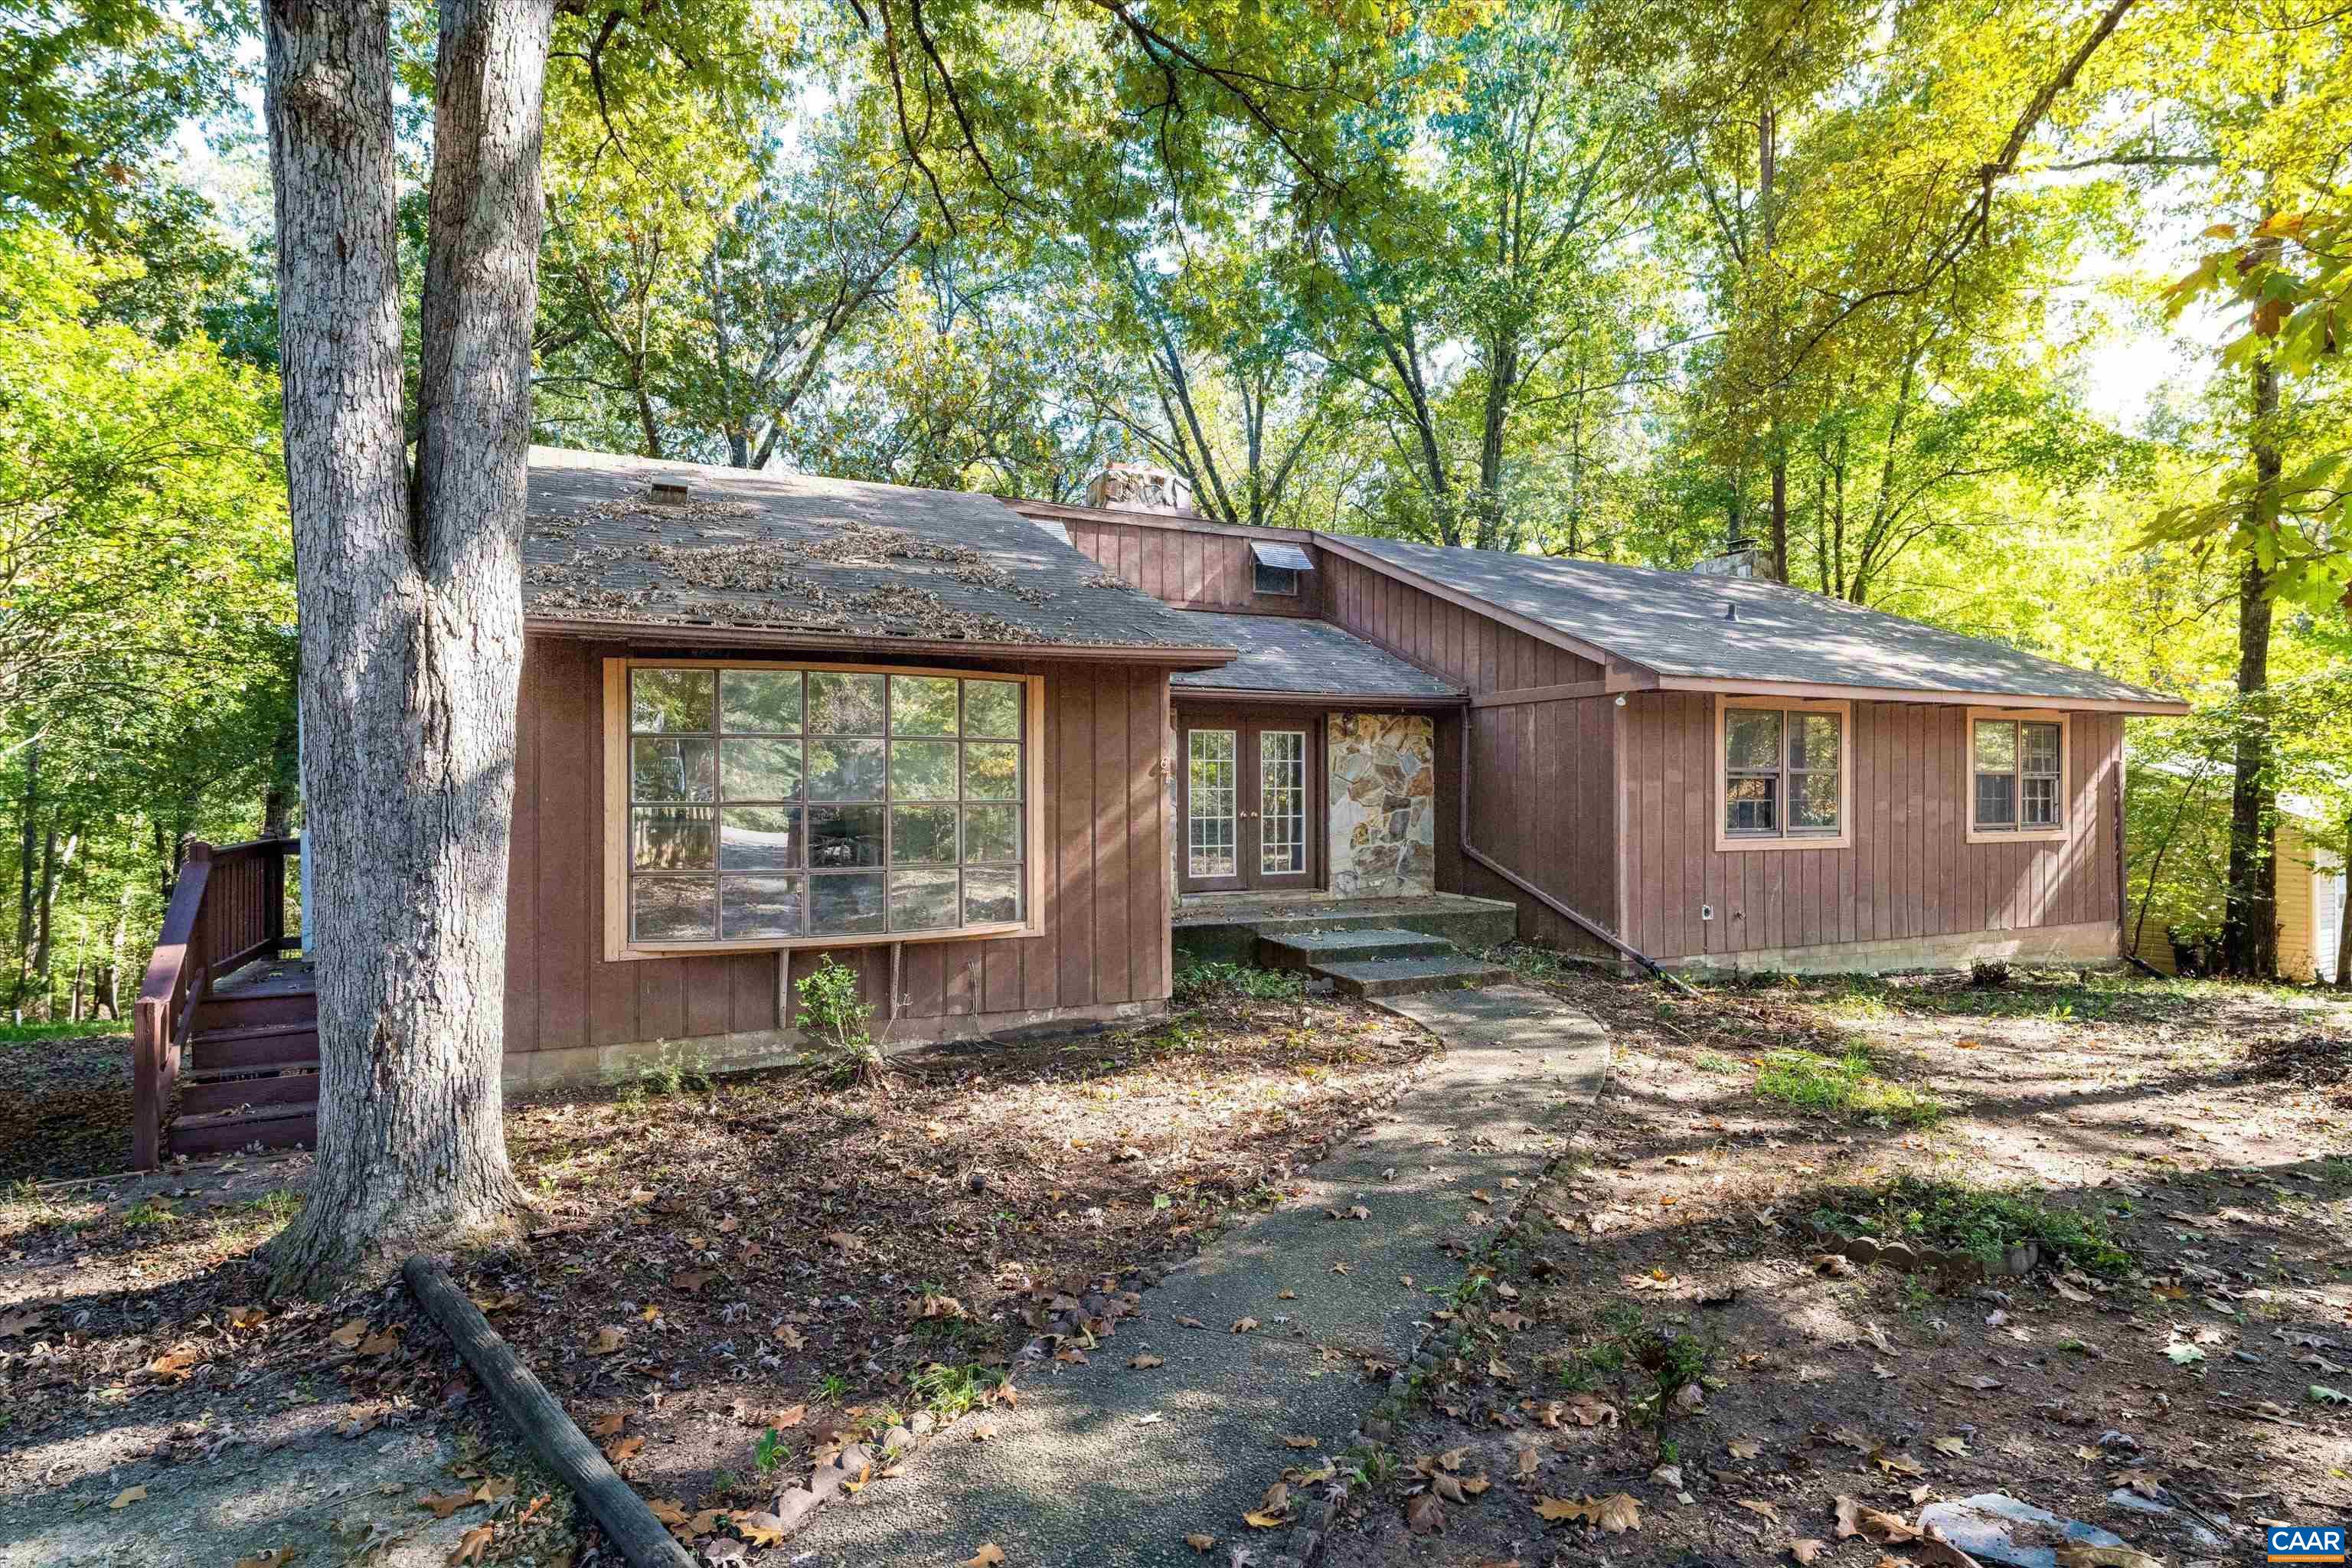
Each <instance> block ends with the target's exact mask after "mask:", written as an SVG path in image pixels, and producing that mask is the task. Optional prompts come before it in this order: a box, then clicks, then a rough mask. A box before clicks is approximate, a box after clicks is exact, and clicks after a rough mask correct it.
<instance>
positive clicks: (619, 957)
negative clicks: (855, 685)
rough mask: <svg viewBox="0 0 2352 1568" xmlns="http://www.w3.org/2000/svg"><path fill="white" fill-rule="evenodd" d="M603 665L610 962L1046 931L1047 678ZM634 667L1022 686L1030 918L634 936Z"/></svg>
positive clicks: (711, 664)
mask: <svg viewBox="0 0 2352 1568" xmlns="http://www.w3.org/2000/svg"><path fill="white" fill-rule="evenodd" d="M633 669H800V670H825V671H839V672H847V673H851V674H859V675H932V676H947V677H950V678H952V679H959V680H1003V681H1012V682H1017V683H1018V684H1020V685H1021V686H1022V687H1024V693H1023V702H1022V712H1023V721H1022V741H1021V766H1022V769H1023V773H1022V780H1023V787H1024V790H1025V791H1026V792H1027V797H1026V799H1025V800H1024V802H1023V803H1022V807H1023V808H1022V813H1021V816H1022V832H1023V842H1022V852H1023V856H1024V858H1023V861H1022V872H1023V876H1022V899H1023V903H1022V910H1023V912H1024V915H1025V917H1026V918H1025V919H1023V920H1019V921H992V922H990V923H986V924H982V925H967V926H952V927H949V928H947V929H945V930H941V931H857V932H854V933H847V934H844V935H839V936H796V937H754V938H751V939H749V940H745V941H738V942H725V941H720V942H635V941H633V940H632V939H631V937H630V934H629V672H630V671H631V670H633ZM1044 751H1045V678H1044V677H1042V676H1035V675H1013V674H1008V673H1006V672H1004V671H1002V670H994V669H944V668H935V667H931V666H922V665H905V664H824V663H818V662H814V661H809V660H803V659H758V658H608V659H605V660H604V958H605V960H606V962H608V963H625V962H627V961H630V960H633V959H641V958H677V957H683V956H686V955H688V954H692V953H698V952H785V951H788V950H792V949H796V948H841V947H888V946H890V945H891V944H893V943H896V942H963V941H971V940H973V939H975V938H981V937H1007V936H1042V935H1044V934H1045V848H1046V846H1045V788H1046V780H1045V777H1044V776H1043V774H1042V773H1041V772H1040V768H1041V758H1042V755H1043V753H1044Z"/></svg>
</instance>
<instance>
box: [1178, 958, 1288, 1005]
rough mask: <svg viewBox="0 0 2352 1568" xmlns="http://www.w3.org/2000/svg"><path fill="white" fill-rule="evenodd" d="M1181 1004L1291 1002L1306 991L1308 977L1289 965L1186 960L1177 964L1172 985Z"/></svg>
mask: <svg viewBox="0 0 2352 1568" xmlns="http://www.w3.org/2000/svg"><path fill="white" fill-rule="evenodd" d="M1172 990H1173V993H1174V999H1175V1001H1176V1002H1177V1003H1178V1005H1181V1006H1186V1007H1196V1006H1198V1005H1201V1004H1202V1003H1203V1002H1229V1001H1243V1000H1246V1001H1251V1002H1291V1001H1296V1000H1297V998H1299V997H1300V996H1303V995H1305V994H1307V978H1306V976H1305V975H1302V974H1299V973H1296V972H1295V971H1292V970H1287V969H1260V968H1258V967H1257V966H1256V965H1255V964H1249V963H1223V962H1218V963H1181V964H1179V965H1178V966H1177V968H1176V975H1175V983H1174V985H1173V987H1172Z"/></svg>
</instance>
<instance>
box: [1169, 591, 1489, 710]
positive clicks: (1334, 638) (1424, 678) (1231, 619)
mask: <svg viewBox="0 0 2352 1568" xmlns="http://www.w3.org/2000/svg"><path fill="white" fill-rule="evenodd" d="M1181 614H1182V616H1183V617H1184V619H1186V620H1187V621H1190V622H1192V623H1193V624H1194V625H1195V626H1198V627H1199V628H1200V629H1199V630H1198V631H1197V632H1196V633H1195V634H1194V637H1195V638H1196V640H1198V641H1200V642H1202V643H1204V644H1213V645H1215V646H1218V647H1237V648H1239V649H1241V650H1242V651H1241V657H1240V658H1236V659H1235V660H1234V662H1233V663H1231V664H1228V665H1224V666H1222V667H1220V668H1216V669H1192V670H1186V671H1184V672H1182V673H1181V674H1179V675H1175V676H1171V677H1170V679H1169V682H1168V683H1169V684H1170V685H1171V686H1172V687H1175V688H1176V689H1178V690H1187V689H1201V688H1211V689H1220V690H1225V691H1282V692H1296V693H1297V694H1298V695H1300V696H1303V697H1313V696H1323V695H1329V696H1347V697H1390V698H1400V699H1404V698H1432V697H1459V696H1461V695H1462V689H1461V688H1460V687H1458V686H1454V685H1453V684H1451V683H1450V682H1448V681H1445V680H1444V679H1440V678H1439V677H1437V676H1434V675H1432V674H1430V673H1429V672H1428V671H1426V670H1423V669H1420V668H1415V667H1414V666H1412V665H1410V664H1407V663H1405V661H1404V660H1402V659H1401V658H1397V657H1396V656H1395V655H1393V654H1391V653H1388V652H1386V651H1384V650H1383V649H1381V648H1379V647H1374V646H1373V645H1372V644H1370V643H1368V642H1366V641H1364V640H1363V639H1362V638H1361V637H1352V636H1350V635H1349V634H1348V633H1347V632H1344V631H1341V630H1340V629H1339V627H1338V626H1333V625H1332V624H1331V623H1330V622H1328V621H1314V620H1307V619H1304V618H1302V617H1300V616H1224V615H1218V614H1215V613H1213V612H1211V611H1205V610H1187V611H1182V612H1181Z"/></svg>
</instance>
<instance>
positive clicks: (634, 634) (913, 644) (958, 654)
mask: <svg viewBox="0 0 2352 1568" xmlns="http://www.w3.org/2000/svg"><path fill="white" fill-rule="evenodd" d="M523 632H524V634H525V635H526V636H529V637H572V638H577V639H580V640H582V641H590V642H632V643H654V644H659V645H662V646H664V647H758V648H791V649H796V650H806V651H810V652H825V653H856V654H859V655H861V656H865V657H869V658H870V657H872V656H873V655H875V654H877V653H908V654H918V655H921V656H922V657H925V658H963V659H1034V660H1039V661H1052V662H1057V663H1075V662H1080V661H1084V662H1089V663H1104V662H1111V663H1118V664H1147V665H1159V666H1164V667H1166V668H1169V669H1171V670H1183V669H1215V668H1218V667H1220V666H1222V665H1227V664H1231V663H1232V662H1233V661H1234V659H1236V658H1240V657H1241V650H1240V649H1239V648H1231V647H1162V646H1159V645H1155V644H1144V643H1059V642H1056V643H1048V642H1018V643H1016V642H1002V643H999V642H973V641H970V640H966V639H963V638H957V637H887V636H861V635H858V634H856V633H852V632H818V631H794V630H790V629H787V628H782V627H777V626H732V625H725V624H721V623H718V622H709V621H698V622H671V621H598V620H577V619H569V618H565V617H561V616H529V615H527V616H524V617H523Z"/></svg>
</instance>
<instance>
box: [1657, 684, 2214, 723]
mask: <svg viewBox="0 0 2352 1568" xmlns="http://www.w3.org/2000/svg"><path fill="white" fill-rule="evenodd" d="M1645 684H1648V685H1650V686H1652V687H1653V688H1654V689H1656V690H1660V691H1717V692H1722V693H1723V694H1725V695H1727V696H1735V697H1802V698H1831V699H1837V698H1844V699H1851V700H1855V701H1865V702H1924V703H1936V704H1945V705H1948V704H1952V703H1976V704H1987V703H1991V704H1998V705H2000V706H2001V707H2005V708H2063V709H2068V710H2073V711H2074V712H2077V713H2138V714H2163V715H2169V716H2174V717H2178V716H2179V715H2180V714H2184V713H2187V712H2189V711H2190V709H2189V704H2188V703H2186V702H2184V701H2182V700H2179V698H2177V697H2154V696H2150V697H2069V696H2058V695H2053V694H2052V693H2049V692H2040V691H2019V690H2015V689H2011V690H2003V691H1987V690H1959V689H1953V690H1922V689H1917V688H1914V687H1906V686H1859V685H1856V686H1846V685H1841V684H1838V683H1835V682H1831V681H1819V680H1747V679H1724V678H1721V677H1715V676H1696V675H1660V676H1658V677H1656V678H1655V679H1654V681H1652V682H1648V683H1645Z"/></svg>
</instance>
